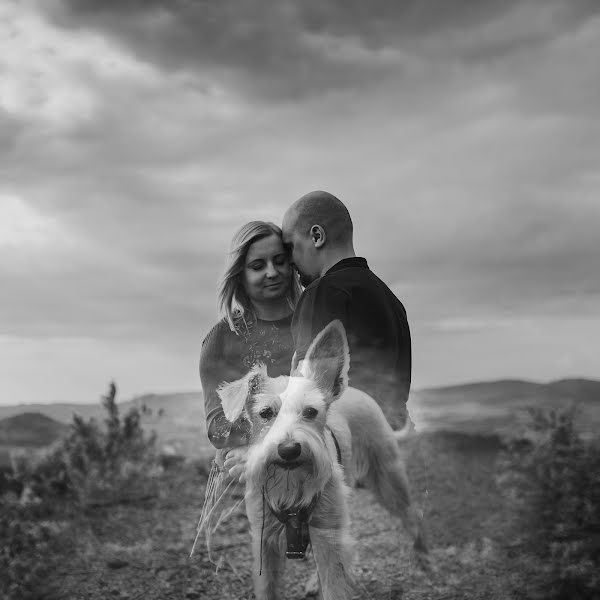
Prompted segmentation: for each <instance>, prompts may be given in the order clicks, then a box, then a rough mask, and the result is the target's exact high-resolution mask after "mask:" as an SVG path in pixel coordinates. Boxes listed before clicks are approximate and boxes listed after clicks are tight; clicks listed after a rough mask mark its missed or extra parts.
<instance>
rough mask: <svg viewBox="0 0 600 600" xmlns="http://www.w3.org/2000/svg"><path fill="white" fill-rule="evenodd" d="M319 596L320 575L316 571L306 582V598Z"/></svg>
mask: <svg viewBox="0 0 600 600" xmlns="http://www.w3.org/2000/svg"><path fill="white" fill-rule="evenodd" d="M318 595H319V575H318V574H317V572H316V571H315V572H314V573H313V574H312V575H311V576H310V577H309V578H308V581H307V582H306V586H305V587H304V597H305V598H316V597H318Z"/></svg>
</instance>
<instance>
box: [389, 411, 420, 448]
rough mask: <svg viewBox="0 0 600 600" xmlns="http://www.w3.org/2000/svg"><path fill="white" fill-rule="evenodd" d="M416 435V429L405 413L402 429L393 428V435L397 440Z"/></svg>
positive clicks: (400, 440) (405, 439)
mask: <svg viewBox="0 0 600 600" xmlns="http://www.w3.org/2000/svg"><path fill="white" fill-rule="evenodd" d="M416 436H417V430H416V429H415V424H414V423H413V421H412V419H411V418H410V415H407V419H406V423H405V424H404V427H403V428H402V429H398V430H394V437H395V438H396V441H397V442H405V441H408V440H411V439H413V438H414V437H416Z"/></svg>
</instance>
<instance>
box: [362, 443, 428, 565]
mask: <svg viewBox="0 0 600 600" xmlns="http://www.w3.org/2000/svg"><path fill="white" fill-rule="evenodd" d="M367 481H368V485H369V487H370V488H371V489H372V490H373V493H374V494H375V496H376V497H377V499H378V500H379V502H380V504H381V505H382V506H384V507H385V508H386V509H387V510H388V511H389V512H390V513H392V514H393V515H396V516H398V517H400V518H401V519H402V522H403V524H404V527H405V528H406V530H407V531H408V533H409V534H410V536H411V538H412V540H413V543H414V548H415V550H416V551H417V553H419V554H421V555H426V554H428V552H429V546H428V543H427V536H426V533H425V526H424V523H423V518H422V516H421V514H420V511H418V510H417V508H416V507H415V505H414V504H413V503H412V500H411V496H410V486H409V483H408V478H407V476H406V471H405V468H404V462H403V460H402V456H401V454H400V451H399V449H398V448H397V446H396V442H395V440H394V441H392V442H391V443H389V444H387V448H386V451H385V452H384V453H381V454H378V455H374V456H372V460H371V465H370V469H369V473H368V475H367ZM425 562H427V561H425Z"/></svg>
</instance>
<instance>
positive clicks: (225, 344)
mask: <svg viewBox="0 0 600 600" xmlns="http://www.w3.org/2000/svg"><path fill="white" fill-rule="evenodd" d="M229 333H231V336H233V335H235V334H234V333H233V332H230V331H229V330H228V329H227V325H226V324H225V323H224V322H220V323H218V324H217V325H215V326H214V327H213V328H212V329H211V331H210V332H209V334H208V335H207V336H206V338H205V339H204V341H203V342H202V351H201V354H200V381H201V383H202V392H203V395H204V413H205V416H206V431H207V434H208V439H209V440H210V443H211V444H212V445H213V446H214V447H215V448H218V449H220V448H224V447H226V446H227V447H229V448H232V447H235V446H241V445H243V444H246V443H248V433H249V422H248V421H247V420H246V419H239V420H238V421H236V422H235V423H233V424H232V423H231V422H230V421H228V420H227V419H226V418H225V414H224V413H223V407H222V406H221V399H220V398H219V395H218V394H217V389H218V387H219V386H220V385H221V383H223V382H224V381H228V382H229V381H235V380H236V379H239V378H240V377H242V376H243V375H244V373H242V372H241V370H240V369H239V368H237V367H236V365H235V363H234V362H233V360H231V359H230V358H229V359H228V357H230V353H231V351H232V348H231V346H232V341H235V340H234V339H233V338H231V336H230V335H229Z"/></svg>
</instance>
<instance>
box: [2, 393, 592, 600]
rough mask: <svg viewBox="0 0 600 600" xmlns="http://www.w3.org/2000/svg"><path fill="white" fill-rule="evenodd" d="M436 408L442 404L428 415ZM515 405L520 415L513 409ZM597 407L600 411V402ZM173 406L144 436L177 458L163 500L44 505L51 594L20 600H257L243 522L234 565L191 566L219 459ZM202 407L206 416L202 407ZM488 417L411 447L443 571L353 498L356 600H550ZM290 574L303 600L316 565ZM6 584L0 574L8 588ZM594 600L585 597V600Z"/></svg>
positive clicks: (233, 523)
mask: <svg viewBox="0 0 600 600" xmlns="http://www.w3.org/2000/svg"><path fill="white" fill-rule="evenodd" d="M536 393H537V392H536ZM437 399H438V398H437V397H435V398H433V400H432V401H431V403H430V407H431V406H433V405H434V404H435V402H434V401H437ZM163 400H164V398H163ZM186 401H187V400H186ZM190 401H191V400H190ZM484 402H485V401H484ZM508 405H509V406H513V407H514V402H513V403H512V405H511V403H508ZM170 406H171V408H173V407H175V404H172V405H170ZM587 406H588V409H589V407H592V408H593V409H594V410H597V400H596V398H594V399H593V401H592V400H590V401H589V402H588V405H587ZM163 407H164V404H158V400H157V401H156V402H155V405H153V408H152V409H151V411H150V409H148V408H147V409H146V412H145V417H144V420H143V427H144V429H146V430H149V429H151V428H154V429H157V430H158V431H159V438H160V441H161V442H160V443H161V445H162V448H163V450H164V449H165V448H167V449H169V451H168V452H167V454H166V455H165V456H166V457H167V458H171V459H172V460H168V461H165V462H164V464H165V468H164V470H163V471H162V472H160V474H159V475H157V479H156V483H157V485H156V486H155V488H154V493H152V494H148V495H147V496H143V495H140V496H138V497H137V498H135V499H127V498H121V501H118V502H103V503H99V504H97V505H94V504H89V505H87V506H86V507H84V508H81V507H78V508H77V509H74V508H73V506H72V505H70V504H69V503H64V505H63V504H60V505H59V504H56V505H54V506H52V507H51V509H50V510H46V509H47V507H46V509H43V508H42V507H38V508H36V505H35V504H34V505H33V509H34V510H33V511H30V514H29V516H28V517H27V518H28V519H29V525H32V524H33V525H35V526H43V527H44V528H46V529H47V530H49V531H51V532H52V536H51V537H52V539H51V542H49V543H48V544H47V545H43V546H39V547H37V546H36V545H35V544H33V545H32V546H31V547H30V548H29V549H27V548H23V549H22V550H21V552H22V554H23V555H26V554H27V553H29V556H27V559H28V563H27V564H28V565H33V566H34V567H36V568H39V569H40V570H41V571H42V572H43V573H44V578H43V586H42V587H43V593H42V594H41V595H37V596H36V595H33V596H30V597H25V596H18V595H17V596H16V598H18V599H19V600H27V598H31V600H41V599H42V598H43V599H45V600H52V599H55V600H79V599H81V600H84V599H85V600H88V599H89V600H105V599H106V598H116V599H122V600H141V599H144V600H186V599H190V600H193V599H205V600H218V599H231V598H233V599H236V600H242V599H248V600H251V599H252V598H253V594H252V584H251V550H250V536H249V530H248V522H247V519H246V517H245V514H244V513H243V511H238V512H237V513H235V514H234V515H232V516H231V518H230V519H229V520H228V521H226V522H225V523H224V524H223V525H222V527H221V529H220V532H219V535H218V538H217V539H216V540H215V542H216V543H217V544H218V545H219V547H220V548H221V549H222V550H223V552H224V556H225V559H226V561H225V564H224V565H223V566H222V567H221V568H220V569H219V570H218V572H217V570H216V569H215V566H214V564H212V563H211V562H210V561H209V559H208V555H207V550H206V546H205V545H204V544H203V543H202V540H201V541H200V543H199V544H198V546H197V547H196V551H195V553H194V555H193V556H192V557H190V551H191V549H192V545H193V542H194V538H195V535H196V525H197V522H198V518H199V515H200V511H201V509H202V505H203V500H204V493H205V487H206V482H207V474H208V469H209V465H210V460H211V458H212V451H211V450H210V448H209V447H208V446H207V444H206V441H205V438H204V439H202V438H200V439H198V437H197V436H198V435H200V433H201V432H199V431H198V429H199V428H198V425H197V420H196V421H195V422H194V421H191V422H193V423H195V425H194V426H191V425H190V421H189V420H187V419H185V411H183V410H181V405H179V409H180V410H175V409H174V408H173V410H167V412H166V414H167V415H170V418H165V413H164V411H163V414H162V417H158V415H157V413H158V410H160V408H163ZM194 407H196V408H194V410H196V409H197V405H196V404H194ZM511 410H512V409H511ZM590 410H591V409H590ZM592 412H593V411H592ZM590 414H591V413H590ZM594 415H595V417H594V418H595V419H597V413H595V412H594ZM488 417H489V414H488V413H485V414H484V418H483V419H480V422H479V427H478V430H476V431H472V430H473V429H477V428H475V427H474V426H472V427H470V428H467V429H471V431H470V432H469V433H466V432H464V431H463V432H461V431H456V430H455V431H443V430H437V431H427V430H426V428H425V431H422V432H421V433H419V434H418V435H417V436H416V437H414V438H412V439H411V440H409V441H408V442H404V443H403V444H404V445H403V446H402V448H403V452H404V455H405V460H406V464H407V471H408V475H409V479H410V482H411V486H412V490H413V495H414V500H415V503H416V504H417V506H419V507H420V508H421V509H422V510H423V512H424V515H425V520H426V523H427V530H428V533H429V539H430V545H431V548H432V558H433V563H434V571H433V572H428V573H424V572H423V571H422V570H421V569H420V568H419V566H418V564H417V563H416V561H415V557H414V555H413V553H412V549H411V547H410V543H409V540H408V536H407V535H406V534H405V532H404V531H403V529H402V526H401V524H400V523H399V522H396V521H395V520H394V519H392V518H390V516H389V515H388V513H386V512H385V510H384V509H382V508H381V507H379V506H378V505H375V504H374V503H373V502H372V498H371V496H370V493H369V492H368V491H367V490H364V489H355V490H353V493H352V498H351V516H352V533H353V536H354V538H355V540H356V552H357V561H356V576H357V587H356V591H355V594H354V598H356V599H357V600H358V599H359V598H360V599H363V598H364V599H385V600H388V599H390V600H393V599H395V600H399V599H400V598H402V599H405V600H408V599H411V600H434V599H438V600H453V599H456V600H459V599H466V600H470V599H473V600H475V599H479V598H485V599H486V600H505V599H513V598H515V599H517V598H523V599H525V598H528V599H532V600H533V599H536V598H539V599H540V600H541V598H544V596H540V595H539V593H538V592H537V591H536V588H535V586H534V583H535V576H534V574H535V572H536V571H535V569H536V568H539V567H540V563H539V561H538V562H536V559H534V557H533V556H532V555H531V553H530V551H529V550H527V549H526V548H525V547H524V545H523V541H522V539H521V536H520V532H519V531H518V530H515V528H514V525H512V521H511V513H510V510H511V507H510V506H509V504H508V502H507V495H506V493H505V491H506V490H504V489H503V488H502V484H501V483H500V479H499V477H498V476H499V473H500V469H499V464H500V461H501V459H502V457H503V452H504V450H503V445H502V442H501V441H500V440H501V438H500V437H499V436H498V435H496V434H495V433H494V432H493V431H490V430H489V424H490V419H489V418H488ZM494 422H495V423H497V420H495V421H494ZM153 424H154V425H155V427H152V425H153ZM453 424H455V422H453ZM504 424H505V425H506V421H504ZM471 425H473V423H471ZM190 449H193V450H192V451H191V452H190ZM182 451H185V452H182ZM181 454H187V457H186V456H182V455H181ZM177 456H180V458H179V459H177ZM596 510H597V507H596ZM19 526H20V525H19ZM0 533H1V532H0ZM287 567H288V573H287V578H286V594H285V598H286V599H288V600H295V599H300V598H304V597H305V594H304V584H305V581H306V580H307V578H308V576H309V575H310V574H311V573H312V571H313V570H314V565H313V564H312V562H311V560H310V559H309V560H308V561H287ZM2 577H3V574H1V573H0V583H2V580H1V578H2ZM0 589H2V587H0ZM536 594H537V595H536ZM567 597H568V598H569V600H571V597H569V596H567ZM588 597H589V598H592V599H593V598H595V596H593V597H592V596H577V598H581V599H582V600H586V599H587V598H588ZM573 600H575V597H573Z"/></svg>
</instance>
